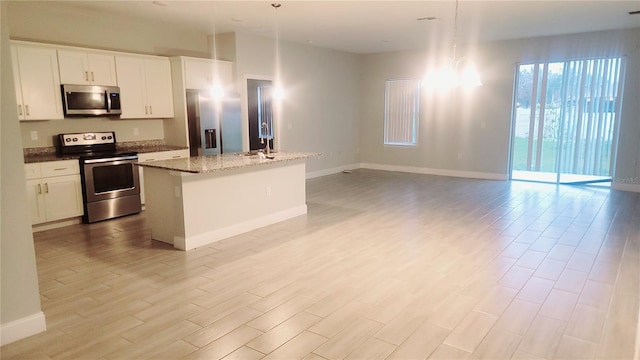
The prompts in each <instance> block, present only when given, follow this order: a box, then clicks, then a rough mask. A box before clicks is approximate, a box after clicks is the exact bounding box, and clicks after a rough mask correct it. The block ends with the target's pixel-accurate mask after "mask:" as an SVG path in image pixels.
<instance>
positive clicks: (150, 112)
mask: <svg viewBox="0 0 640 360" xmlns="http://www.w3.org/2000/svg"><path fill="white" fill-rule="evenodd" d="M149 114H153V108H152V107H151V105H149Z"/></svg>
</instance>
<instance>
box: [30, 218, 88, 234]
mask: <svg viewBox="0 0 640 360" xmlns="http://www.w3.org/2000/svg"><path fill="white" fill-rule="evenodd" d="M80 223H82V217H81V216H80V217H74V218H69V219H63V220H57V221H52V222H48V223H42V224H36V225H32V226H31V230H32V232H38V231H45V230H51V229H57V228H61V227H64V226H69V225H76V224H80Z"/></svg>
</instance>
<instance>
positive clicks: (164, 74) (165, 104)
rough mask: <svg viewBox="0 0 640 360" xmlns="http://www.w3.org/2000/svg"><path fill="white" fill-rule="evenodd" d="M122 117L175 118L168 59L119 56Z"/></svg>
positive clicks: (118, 71) (117, 60)
mask: <svg viewBox="0 0 640 360" xmlns="http://www.w3.org/2000/svg"><path fill="white" fill-rule="evenodd" d="M115 58H116V74H117V78H118V86H119V87H120V104H121V106H122V115H120V118H121V119H145V118H154V119H158V118H173V117H174V110H173V93H172V85H171V65H170V63H169V59H168V58H162V57H155V56H148V57H147V56H145V57H141V56H127V55H116V57H115Z"/></svg>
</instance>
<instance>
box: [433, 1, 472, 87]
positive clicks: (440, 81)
mask: <svg viewBox="0 0 640 360" xmlns="http://www.w3.org/2000/svg"><path fill="white" fill-rule="evenodd" d="M457 33H458V0H456V10H455V17H454V21H453V52H452V55H451V57H450V58H449V59H448V61H447V64H446V65H445V66H443V67H441V68H439V69H437V70H432V71H429V72H428V73H427V76H426V77H425V85H426V86H428V87H430V88H435V89H440V90H445V91H446V90H449V89H453V88H458V87H462V88H471V87H475V86H482V82H481V81H480V76H479V74H478V70H476V67H475V66H474V65H473V64H470V63H467V62H466V59H465V58H464V57H460V58H456V50H457V49H456V48H457V44H456V40H457V35H458V34H457Z"/></svg>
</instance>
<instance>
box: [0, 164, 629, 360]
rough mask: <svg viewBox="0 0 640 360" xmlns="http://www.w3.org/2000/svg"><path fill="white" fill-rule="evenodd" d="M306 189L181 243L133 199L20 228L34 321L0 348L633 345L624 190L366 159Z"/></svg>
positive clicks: (305, 353)
mask: <svg viewBox="0 0 640 360" xmlns="http://www.w3.org/2000/svg"><path fill="white" fill-rule="evenodd" d="M307 193H308V197H307V201H308V209H309V212H308V214H307V215H306V216H302V217H298V218H295V219H292V220H289V221H286V222H282V223H279V224H276V225H273V226H269V227H266V228H263V229H259V230H257V231H253V232H251V233H248V234H245V235H242V236H237V237H234V238H231V239H227V240H224V241H220V242H217V243H214V244H212V245H210V246H207V247H203V248H199V249H195V250H192V251H189V252H181V251H176V250H174V249H173V248H171V247H169V246H167V245H166V244H162V243H159V242H156V241H153V240H151V238H150V231H149V229H148V228H147V227H146V224H145V217H144V213H143V214H141V215H136V216H129V217H125V218H121V219H117V220H111V221H106V222H101V223H96V224H91V225H74V226H70V227H65V228H61V229H55V230H48V231H43V232H39V233H36V234H35V235H34V237H35V247H36V256H37V265H38V274H39V281H40V292H41V300H42V307H43V311H44V313H45V315H46V319H47V327H48V330H47V331H46V332H44V333H41V334H38V335H36V336H33V337H31V338H28V339H24V340H21V341H18V342H15V343H13V344H9V345H6V346H4V347H3V348H2V349H1V350H2V353H1V355H2V359H4V360H9V359H212V360H213V359H262V358H265V359H426V358H429V359H508V358H513V359H592V358H606V359H631V358H633V357H634V351H635V341H636V329H637V323H638V304H639V301H638V298H639V295H640V289H639V286H640V277H639V273H640V272H639V270H640V266H639V264H640V194H633V193H627V192H617V191H609V190H608V189H602V188H589V187H572V186H555V185H548V184H534V183H524V182H503V181H482V180H469V179H457V178H447V177H437V176H427V175H415V174H402V173H392V172H380V171H371V170H358V171H354V172H353V173H351V174H342V173H341V174H335V175H331V176H326V177H322V178H316V179H312V180H309V181H308V182H307ZM261 201H264V200H261ZM212 221H215V219H212Z"/></svg>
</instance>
